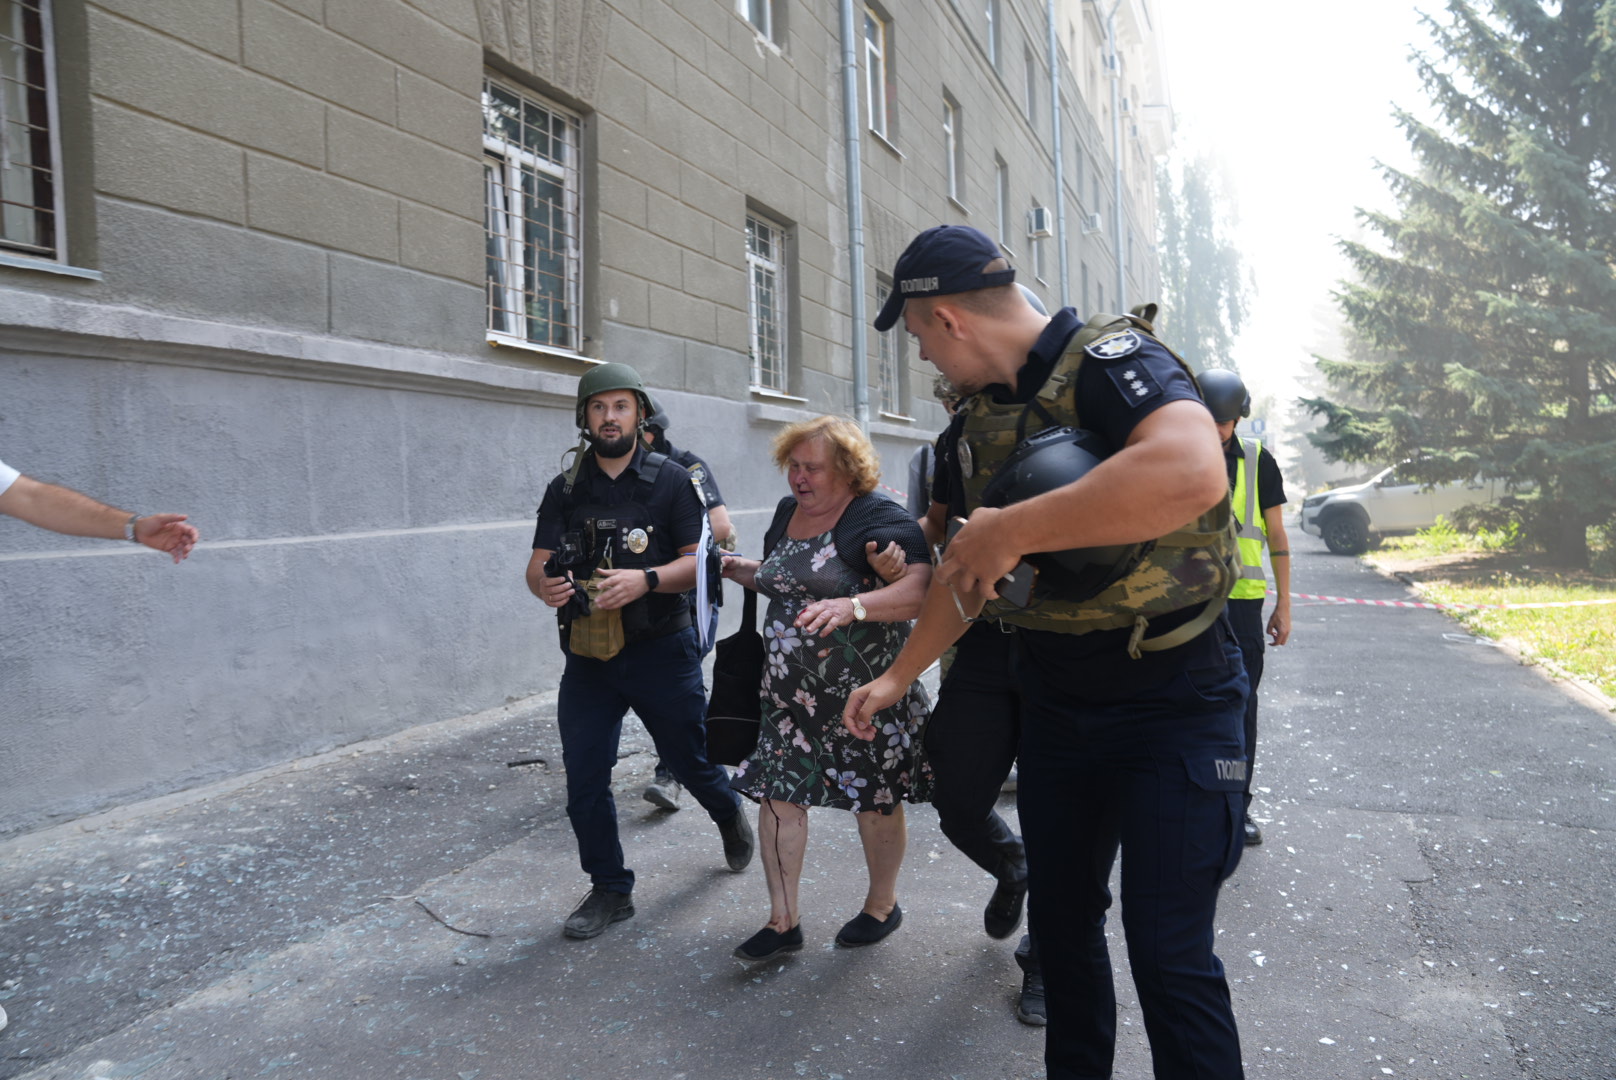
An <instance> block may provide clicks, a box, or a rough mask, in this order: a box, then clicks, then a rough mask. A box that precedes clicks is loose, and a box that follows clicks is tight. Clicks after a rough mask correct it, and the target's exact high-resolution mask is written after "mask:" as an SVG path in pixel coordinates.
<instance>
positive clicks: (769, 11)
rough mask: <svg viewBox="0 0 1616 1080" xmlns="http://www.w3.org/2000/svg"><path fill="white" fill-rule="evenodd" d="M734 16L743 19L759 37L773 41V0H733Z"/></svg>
mask: <svg viewBox="0 0 1616 1080" xmlns="http://www.w3.org/2000/svg"><path fill="white" fill-rule="evenodd" d="M735 14H737V15H739V16H740V17H741V18H743V19H745V20H746V21H747V23H748V24H749V25H750V26H751V27H752V29H754V30H756V31H757V32H758V34H759V35H760V36H762V37H763V38H765V39H767V40H769V41H774V0H735ZM776 44H778V42H776Z"/></svg>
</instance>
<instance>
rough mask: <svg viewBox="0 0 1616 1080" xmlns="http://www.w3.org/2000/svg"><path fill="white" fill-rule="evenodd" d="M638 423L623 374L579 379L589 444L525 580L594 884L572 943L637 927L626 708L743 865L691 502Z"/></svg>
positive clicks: (745, 834)
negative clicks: (709, 658) (539, 614)
mask: <svg viewBox="0 0 1616 1080" xmlns="http://www.w3.org/2000/svg"><path fill="white" fill-rule="evenodd" d="M649 412H650V402H649V400H648V396H647V394H646V392H645V387H644V385H643V384H642V383H641V381H640V377H639V375H638V373H636V372H635V371H634V369H633V368H631V367H629V366H627V365H626V364H603V365H601V366H600V367H597V368H595V369H593V370H592V371H590V372H588V373H587V374H586V375H584V377H583V378H582V379H581V380H579V384H578V401H577V410H576V419H577V422H578V426H579V427H580V428H581V429H584V430H585V431H586V432H587V434H586V436H585V439H584V442H583V443H582V444H581V445H580V448H579V454H578V457H577V459H576V460H575V461H574V463H573V467H572V468H571V469H570V470H569V471H568V472H566V473H563V474H562V475H560V476H557V477H556V478H555V479H554V480H553V481H551V483H550V486H549V487H548V489H546V491H545V493H544V501H543V503H542V504H541V505H540V507H539V521H538V527H537V529H536V530H535V531H534V534H533V556H532V559H531V560H530V561H529V563H528V569H527V583H528V588H529V589H531V590H532V591H533V594H534V595H535V596H537V597H538V598H539V599H541V600H543V601H544V602H545V603H546V604H548V605H549V606H550V607H553V608H556V609H558V616H559V617H560V620H561V623H562V630H561V647H562V650H563V651H564V652H565V653H566V669H565V671H564V672H563V674H562V676H561V692H560V698H559V701H558V703H557V724H558V726H559V728H560V732H561V748H562V758H563V761H564V763H565V766H566V773H567V817H568V818H569V819H571V821H572V830H573V834H574V835H575V836H576V837H577V841H578V857H579V862H580V863H581V864H582V866H583V869H584V872H585V873H587V874H588V875H589V878H590V882H591V887H590V890H589V893H588V894H587V895H586V896H585V897H584V899H583V901H582V902H581V903H580V904H579V905H578V907H577V909H576V910H574V911H573V912H572V914H571V915H570V916H568V918H567V921H566V923H565V925H564V926H563V928H562V932H563V933H564V934H566V935H567V936H568V937H573V938H592V937H594V936H596V935H597V934H599V933H601V932H602V931H604V930H605V929H606V928H607V927H608V926H610V925H611V924H612V923H614V922H618V921H620V920H623V919H627V918H630V917H632V916H633V914H634V905H633V901H632V891H633V888H634V872H633V871H632V870H630V869H628V867H627V866H626V865H625V864H624V860H623V848H622V845H621V843H619V841H618V833H617V806H616V803H615V801H614V800H613V798H612V787H611V783H612V766H613V765H615V764H616V762H617V746H618V739H619V736H620V735H621V733H622V726H623V717H624V715H625V714H626V712H627V711H628V710H629V709H631V708H632V709H633V710H634V712H635V713H636V714H637V715H638V716H639V718H640V720H641V721H642V722H643V723H644V724H645V727H646V730H647V731H648V732H649V733H650V735H651V740H652V742H654V743H655V744H656V749H657V754H658V755H659V756H660V757H661V759H662V760H663V761H665V762H667V764H668V767H669V768H670V769H671V770H672V771H673V774H674V776H675V777H677V778H678V779H679V781H680V783H682V784H683V785H684V786H685V787H686V788H688V789H689V790H690V793H691V795H692V796H694V797H695V799H696V801H697V802H699V803H700V804H701V805H702V807H703V808H704V809H706V811H707V813H708V814H709V815H711V817H712V819H713V821H714V822H715V823H717V825H718V830H719V833H720V835H721V836H722V838H723V846H724V857H725V861H726V863H727V864H728V866H729V868H730V869H731V870H734V871H737V872H739V871H741V870H744V869H746V866H747V864H748V863H750V862H751V860H752V848H753V839H752V827H751V824H750V822H749V821H748V820H747V815H745V814H743V813H741V805H740V800H739V798H738V797H737V796H736V795H735V793H734V792H733V791H731V790H730V788H729V781H728V777H727V776H726V775H725V773H724V770H723V769H722V768H720V767H719V766H717V765H714V764H712V763H711V762H709V761H708V760H707V755H706V728H705V724H704V720H703V717H704V715H705V710H706V688H705V686H704V685H703V684H702V676H701V654H700V651H699V650H700V647H699V645H698V644H697V641H696V631H695V629H694V628H693V627H692V626H691V622H690V604H689V601H688V600H687V598H686V597H685V596H684V595H683V594H684V593H685V592H686V591H687V590H689V589H691V588H692V587H693V586H694V584H695V575H696V570H697V562H698V560H697V559H695V558H691V557H690V553H694V552H695V551H696V548H697V545H698V543H699V541H700V538H701V518H702V514H703V509H702V505H701V500H700V499H699V498H698V497H697V494H696V489H695V487H694V485H693V483H692V480H691V476H690V474H689V472H687V471H686V470H685V469H684V468H682V467H681V466H679V465H676V464H674V463H672V462H670V461H668V460H667V459H666V458H665V457H664V456H663V455H661V454H657V453H655V452H653V451H649V450H647V449H646V448H645V447H644V446H643V445H641V443H640V428H641V425H642V424H643V423H644V422H645V420H646V418H647V416H648V415H649ZM552 560H554V561H552ZM580 594H581V595H580ZM583 599H587V611H586V610H584V605H583V603H582V600H583Z"/></svg>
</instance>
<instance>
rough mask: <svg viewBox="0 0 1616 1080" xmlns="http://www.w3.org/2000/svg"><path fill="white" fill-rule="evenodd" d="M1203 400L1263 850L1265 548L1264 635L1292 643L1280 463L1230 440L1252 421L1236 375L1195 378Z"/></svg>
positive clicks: (1250, 833) (1253, 443)
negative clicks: (1227, 550) (1270, 602)
mask: <svg viewBox="0 0 1616 1080" xmlns="http://www.w3.org/2000/svg"><path fill="white" fill-rule="evenodd" d="M1198 381H1199V382H1200V384H1201V393H1202V395H1203V396H1204V397H1205V398H1206V404H1207V408H1209V409H1211V410H1212V419H1214V420H1216V421H1217V424H1218V437H1219V438H1221V439H1222V440H1223V456H1224V460H1225V461H1226V462H1228V466H1229V486H1230V487H1231V488H1233V489H1234V496H1233V502H1234V516H1235V520H1236V521H1237V522H1238V523H1239V537H1240V561H1241V563H1242V564H1243V568H1244V573H1243V574H1242V575H1241V578H1240V580H1239V581H1237V582H1235V585H1234V588H1233V590H1231V591H1230V593H1229V606H1228V612H1229V622H1230V624H1231V625H1232V626H1233V627H1234V636H1235V638H1236V640H1237V641H1239V643H1240V655H1241V659H1242V660H1244V661H1245V665H1246V678H1247V679H1249V680H1251V693H1250V694H1249V695H1248V696H1247V698H1246V790H1245V797H1246V843H1247V844H1260V843H1262V829H1260V828H1259V827H1258V826H1257V823H1256V822H1255V821H1253V820H1252V819H1251V777H1252V774H1253V772H1254V771H1255V767H1256V764H1257V685H1258V684H1259V683H1260V682H1262V673H1263V651H1264V647H1265V645H1266V644H1267V643H1266V642H1265V641H1264V640H1263V634H1264V630H1265V628H1264V626H1263V621H1262V609H1263V595H1264V593H1266V592H1267V590H1268V580H1267V578H1266V577H1265V576H1264V574H1263V562H1262V553H1263V548H1265V547H1266V548H1267V549H1268V562H1269V565H1270V566H1272V567H1273V569H1274V589H1275V591H1276V592H1277V594H1278V595H1277V596H1276V597H1275V598H1274V611H1273V614H1271V615H1269V616H1268V625H1267V627H1266V631H1267V636H1268V637H1269V638H1270V639H1271V640H1272V642H1273V644H1275V645H1283V644H1285V642H1286V641H1287V640H1289V638H1290V636H1291V553H1290V540H1289V538H1287V537H1286V535H1285V518H1284V512H1285V502H1286V499H1285V481H1284V479H1283V478H1282V477H1281V476H1280V474H1279V463H1278V462H1276V461H1275V460H1274V456H1273V455H1272V454H1270V453H1269V452H1268V450H1267V449H1266V448H1265V447H1264V446H1263V445H1262V443H1261V442H1260V441H1259V440H1257V439H1246V438H1236V437H1235V433H1234V429H1235V425H1236V424H1238V423H1239V422H1240V419H1241V418H1242V417H1246V416H1250V415H1251V394H1250V392H1248V391H1247V390H1246V384H1245V383H1244V382H1243V381H1242V380H1241V378H1240V376H1239V375H1236V374H1235V373H1234V372H1232V371H1224V370H1218V369H1213V370H1210V371H1204V372H1202V373H1201V375H1200V376H1199V379H1198Z"/></svg>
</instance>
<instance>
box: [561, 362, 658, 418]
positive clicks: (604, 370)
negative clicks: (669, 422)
mask: <svg viewBox="0 0 1616 1080" xmlns="http://www.w3.org/2000/svg"><path fill="white" fill-rule="evenodd" d="M608 390H632V391H634V393H635V395H636V396H638V397H639V399H640V420H641V422H642V423H643V422H644V421H645V419H646V417H649V416H651V415H652V414H653V413H655V412H656V410H655V408H653V407H652V405H651V395H650V393H649V392H648V391H647V390H646V389H645V382H644V380H642V379H641V378H640V373H639V372H638V371H635V370H634V369H633V368H631V367H629V366H628V365H627V364H601V365H600V366H599V367H593V368H590V369H589V370H588V371H586V372H584V374H583V377H582V378H580V379H579V380H578V403H577V406H576V407H575V408H574V409H573V419H574V420H575V421H576V422H577V424H578V430H579V431H583V430H584V429H585V428H587V427H588V425H587V424H585V423H584V406H585V405H586V404H588V402H589V399H590V398H592V397H594V396H595V395H596V394H604V393H605V392H606V391H608Z"/></svg>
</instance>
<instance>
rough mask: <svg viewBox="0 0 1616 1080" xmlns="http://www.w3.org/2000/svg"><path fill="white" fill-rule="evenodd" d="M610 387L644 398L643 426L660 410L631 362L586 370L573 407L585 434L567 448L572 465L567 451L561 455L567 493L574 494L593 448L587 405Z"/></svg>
mask: <svg viewBox="0 0 1616 1080" xmlns="http://www.w3.org/2000/svg"><path fill="white" fill-rule="evenodd" d="M608 390H632V391H634V396H635V397H637V398H639V401H640V424H639V426H640V427H642V428H643V427H644V426H645V422H646V420H647V419H649V418H650V417H651V416H653V415H654V414H655V412H656V410H655V408H653V407H652V405H651V394H650V391H648V390H646V388H645V381H644V380H643V379H641V378H640V373H639V372H638V371H635V370H634V369H633V368H631V367H629V366H628V365H627V364H601V365H600V366H599V367H593V368H590V369H589V370H588V371H586V372H584V374H583V377H582V378H580V379H579V380H578V400H577V402H576V403H575V405H574V406H573V410H572V419H573V423H575V424H577V425H578V430H579V432H581V433H582V436H581V437H580V438H579V440H578V445H577V447H575V448H574V449H572V450H569V451H567V454H571V455H572V464H570V465H569V464H567V454H563V455H561V468H562V471H563V472H564V473H565V475H566V481H565V483H564V485H563V486H562V489H561V490H562V493H563V494H567V495H571V494H572V486H573V484H575V483H576V482H577V480H578V470H579V469H580V468H581V467H582V466H583V463H584V455H585V454H587V453H589V449H590V444H589V425H588V424H586V423H584V406H585V405H587V404H589V399H590V398H592V397H594V396H595V395H596V394H604V393H606V391H608ZM635 438H639V435H638V434H636V435H635Z"/></svg>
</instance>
